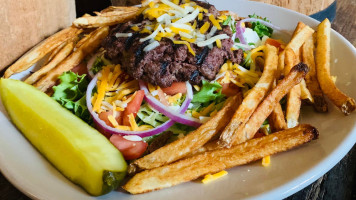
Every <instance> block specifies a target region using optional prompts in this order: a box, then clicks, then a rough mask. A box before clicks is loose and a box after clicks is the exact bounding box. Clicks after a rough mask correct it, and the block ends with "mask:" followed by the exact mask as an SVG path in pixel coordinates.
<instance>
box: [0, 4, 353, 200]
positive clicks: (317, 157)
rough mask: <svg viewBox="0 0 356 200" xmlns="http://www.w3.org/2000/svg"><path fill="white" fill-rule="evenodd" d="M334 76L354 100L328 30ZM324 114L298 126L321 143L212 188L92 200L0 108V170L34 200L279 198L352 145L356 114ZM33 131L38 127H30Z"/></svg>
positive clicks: (293, 16)
mask: <svg viewBox="0 0 356 200" xmlns="http://www.w3.org/2000/svg"><path fill="white" fill-rule="evenodd" d="M215 4H216V7H217V8H218V9H224V10H232V11H235V12H237V13H239V15H240V16H247V15H248V14H253V13H256V14H258V15H261V16H266V17H268V18H269V19H270V20H271V21H272V22H273V23H274V24H275V25H278V26H280V27H283V28H284V29H287V30H290V31H292V30H293V29H294V28H295V26H296V24H297V22H298V21H303V22H304V23H306V24H308V25H310V26H312V27H315V26H316V25H317V21H315V20H313V19H311V18H309V17H307V16H305V15H302V14H298V13H296V12H293V11H290V10H287V9H282V8H279V7H275V6H271V5H266V4H261V3H256V2H247V1H241V2H240V1H230V0H219V1H216V2H215ZM331 42H332V44H331V47H332V65H331V67H332V69H331V71H332V74H333V75H336V76H337V77H338V79H337V85H338V86H339V87H340V89H341V90H342V91H344V92H346V93H347V94H349V95H350V96H351V97H353V98H356V90H355V89H354V88H353V87H352V84H356V50H355V48H354V47H353V46H352V45H351V44H350V43H349V42H348V41H347V40H345V39H344V38H343V37H342V36H341V35H339V34H338V33H336V32H335V31H332V33H331ZM329 108H330V112H329V113H328V114H317V113H314V112H313V111H312V109H310V108H307V109H304V110H303V113H302V122H304V123H310V124H312V125H314V126H316V127H317V128H318V130H319V131H320V138H319V139H318V140H316V141H312V142H311V143H309V144H306V145H303V146H302V147H300V148H297V149H294V150H291V151H289V152H285V153H280V154H278V155H274V156H272V158H271V161H272V163H271V166H269V167H262V166H261V163H260V161H258V162H255V163H252V164H249V165H245V166H241V167H235V168H233V169H230V170H228V172H229V174H228V176H225V177H223V178H221V179H219V180H216V181H215V182H212V183H210V184H202V183H199V182H194V181H193V182H189V183H184V184H181V185H178V186H175V187H172V188H168V189H163V190H160V191H156V192H151V193H148V194H142V195H135V196H133V195H129V194H126V193H123V192H122V191H119V192H117V191H114V192H111V193H109V194H107V195H105V196H102V197H97V198H95V197H91V196H89V195H88V194H86V193H85V192H84V191H83V190H82V189H81V188H79V187H78V186H76V185H74V184H72V183H71V182H70V181H68V180H67V179H66V178H64V177H63V176H62V175H61V174H60V173H59V172H58V171H57V170H56V169H55V168H54V167H53V166H51V164H49V163H48V162H47V161H46V160H45V159H44V158H43V157H42V156H41V155H40V154H39V153H38V152H37V151H36V150H35V149H34V148H33V147H32V146H31V144H29V143H28V142H27V140H26V139H25V138H24V137H23V136H22V135H21V133H20V132H18V130H17V129H16V128H15V127H14V126H13V125H12V124H11V123H10V121H9V120H8V118H7V117H6V115H5V111H4V108H3V106H2V105H1V104H0V111H1V112H0V127H1V129H0V169H1V171H2V173H3V174H4V175H5V176H6V177H7V179H8V180H9V181H10V182H11V183H13V184H14V185H15V186H16V187H17V188H19V189H20V190H21V191H22V192H24V193H25V194H26V195H28V196H29V197H31V198H34V199H76V200H80V199H120V200H124V199H130V200H138V199H146V200H149V199H152V200H156V199H198V198H201V199H241V198H253V199H280V198H284V197H287V196H289V195H291V194H293V193H295V192H297V191H299V190H301V189H303V188H304V187H306V186H307V185H308V184H310V183H312V182H313V181H315V180H316V179H317V178H319V177H320V176H322V175H323V174H324V173H326V172H327V171H328V170H330V169H331V168H332V167H333V166H334V165H335V164H337V163H338V162H339V161H340V159H341V158H343V157H344V156H345V155H346V153H347V152H348V151H349V150H350V149H351V147H352V146H353V145H354V144H355V141H356V126H355V125H356V113H353V114H351V115H350V116H348V117H345V116H344V115H343V114H342V113H341V112H340V111H338V110H337V109H336V108H335V107H334V106H333V105H331V104H330V106H329ZM34 126H36V124H34Z"/></svg>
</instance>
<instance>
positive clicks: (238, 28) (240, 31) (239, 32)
mask: <svg viewBox="0 0 356 200" xmlns="http://www.w3.org/2000/svg"><path fill="white" fill-rule="evenodd" d="M241 21H242V20H241ZM241 21H237V22H236V37H237V38H239V40H240V43H242V44H247V42H246V40H245V38H244V35H243V34H244V30H243V28H242V26H241ZM234 42H235V41H234Z"/></svg>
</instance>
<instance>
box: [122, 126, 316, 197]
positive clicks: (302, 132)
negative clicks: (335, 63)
mask: <svg viewBox="0 0 356 200" xmlns="http://www.w3.org/2000/svg"><path fill="white" fill-rule="evenodd" d="M317 138H318V131H317V129H316V128H314V127H312V126H311V125H307V124H305V125H299V126H297V127H295V128H292V129H287V130H284V131H280V132H277V133H274V134H271V135H268V136H265V137H261V138H257V139H253V140H250V141H247V142H246V143H243V144H240V145H236V146H233V147H231V148H223V149H217V150H214V151H210V152H205V153H203V154H199V155H196V156H193V157H190V158H187V159H184V160H181V161H178V162H176V163H173V164H170V165H166V166H163V167H159V168H155V169H152V170H146V171H143V172H141V173H138V174H136V175H135V176H134V177H133V178H132V179H130V180H129V181H128V182H127V183H126V184H125V185H124V186H123V188H124V189H125V190H126V191H128V192H129V193H131V194H139V193H145V192H150V191H153V190H159V189H162V188H167V187H171V186H174V185H177V184H180V183H184V182H187V181H190V180H195V179H197V178H199V177H201V176H203V175H205V174H209V173H216V172H219V171H221V170H224V169H228V168H232V167H235V166H239V165H244V164H247V163H250V162H252V161H255V160H259V159H262V158H263V157H265V156H269V155H273V154H276V153H279V152H283V151H287V150H289V149H292V148H295V147H297V146H300V145H302V144H305V143H308V142H310V141H311V140H313V139H317Z"/></svg>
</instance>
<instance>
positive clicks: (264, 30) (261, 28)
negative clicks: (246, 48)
mask: <svg viewBox="0 0 356 200" xmlns="http://www.w3.org/2000/svg"><path fill="white" fill-rule="evenodd" d="M249 17H250V18H256V19H262V20H264V21H266V22H270V21H269V20H268V19H267V18H266V17H265V18H262V17H260V16H258V15H256V14H253V15H249ZM251 28H252V30H254V31H255V32H256V33H257V34H258V36H259V37H260V38H262V37H263V36H265V35H266V36H268V37H271V35H272V33H273V29H272V28H270V27H268V26H265V25H263V24H261V23H260V22H252V27H251Z"/></svg>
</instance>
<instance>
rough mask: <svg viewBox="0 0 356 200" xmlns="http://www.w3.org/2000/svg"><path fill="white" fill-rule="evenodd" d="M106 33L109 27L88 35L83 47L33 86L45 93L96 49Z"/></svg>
mask: <svg viewBox="0 0 356 200" xmlns="http://www.w3.org/2000/svg"><path fill="white" fill-rule="evenodd" d="M108 31H109V27H107V26H105V27H102V28H99V29H97V30H95V31H93V32H92V33H90V37H89V39H88V40H87V41H86V42H85V43H84V44H83V45H81V46H80V47H79V48H78V49H76V50H75V51H74V52H73V53H72V54H70V55H69V56H68V57H67V58H66V59H65V60H63V61H62V62H61V63H59V64H58V65H57V66H56V67H55V68H54V70H52V71H50V72H49V73H47V74H46V75H45V76H44V77H43V78H41V79H40V80H39V81H37V82H36V83H35V84H34V86H35V87H37V88H38V89H39V90H41V91H43V92H46V91H47V90H48V89H49V88H50V87H52V86H54V84H55V83H56V81H57V80H58V77H59V76H60V75H61V74H62V73H63V72H66V71H69V70H71V69H73V68H74V67H75V66H77V65H79V64H80V62H81V61H82V60H83V58H84V57H85V56H87V55H88V54H90V53H92V52H93V51H94V50H95V49H97V48H98V46H99V45H100V42H101V41H102V40H103V39H104V37H106V36H107V34H108ZM84 39H85V38H84Z"/></svg>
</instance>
